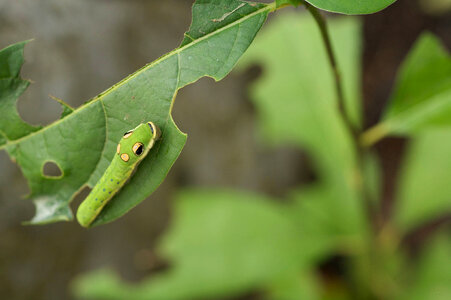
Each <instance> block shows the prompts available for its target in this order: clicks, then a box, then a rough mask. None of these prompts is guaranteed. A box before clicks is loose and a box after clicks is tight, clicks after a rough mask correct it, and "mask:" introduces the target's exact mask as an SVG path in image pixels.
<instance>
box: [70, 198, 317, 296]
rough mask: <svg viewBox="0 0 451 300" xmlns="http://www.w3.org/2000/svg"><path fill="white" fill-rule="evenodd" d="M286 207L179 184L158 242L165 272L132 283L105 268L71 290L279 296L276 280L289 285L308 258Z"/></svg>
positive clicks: (93, 293)
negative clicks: (265, 292)
mask: <svg viewBox="0 0 451 300" xmlns="http://www.w3.org/2000/svg"><path fill="white" fill-rule="evenodd" d="M287 208H288V207H285V206H283V205H280V204H277V203H275V201H274V199H269V198H265V197H262V196H257V195H253V194H249V193H241V192H233V191H225V190H208V189H207V190H184V191H182V192H181V193H180V196H179V197H178V199H177V201H176V207H175V215H174V222H173V224H172V226H171V230H170V231H169V232H168V233H167V234H166V236H165V237H164V239H163V242H162V244H161V247H160V252H161V253H162V254H164V256H165V257H167V258H169V259H170V261H171V263H172V265H173V267H172V268H171V269H170V270H169V271H167V272H165V273H162V274H160V275H156V276H153V277H152V278H150V279H149V280H146V281H144V282H142V283H140V284H138V285H132V284H125V283H120V282H118V279H117V278H116V277H115V275H113V274H111V273H108V272H100V273H93V274H91V275H88V276H86V277H84V278H82V279H81V281H79V282H78V283H77V285H76V287H75V291H76V293H77V294H78V295H79V296H80V297H81V298H84V297H86V298H92V297H94V298H95V297H96V295H99V296H102V297H106V298H108V299H174V300H175V299H199V298H209V297H222V296H224V295H229V296H230V295H233V294H239V293H240V292H241V293H243V292H246V291H249V290H253V289H257V288H258V289H264V288H265V287H269V286H271V285H274V288H275V291H274V294H275V295H279V294H280V293H282V291H280V285H282V286H285V285H291V284H292V283H291V282H290V281H292V280H293V279H294V278H298V276H299V274H298V272H299V269H300V268H301V266H305V265H306V263H307V260H308V258H306V257H304V256H303V255H302V253H303V244H302V243H301V241H300V240H299V239H298V234H299V232H298V229H297V226H295V224H296V223H295V222H293V219H291V218H289V217H287V216H288V215H289V210H288V209H287ZM312 239H314V237H312ZM98 282H102V283H103V284H98ZM105 283H108V284H105ZM305 288H307V291H304V289H302V288H300V287H296V288H295V289H293V290H292V291H291V290H290V294H291V295H293V293H295V294H297V293H299V294H302V293H307V292H308V293H309V294H313V291H312V288H311V287H309V286H305ZM285 293H286V291H285ZM102 297H99V298H102Z"/></svg>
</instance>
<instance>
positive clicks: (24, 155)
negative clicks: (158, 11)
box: [0, 0, 273, 225]
mask: <svg viewBox="0 0 451 300" xmlns="http://www.w3.org/2000/svg"><path fill="white" fill-rule="evenodd" d="M271 9H273V5H266V4H254V3H248V2H242V1H238V0H219V1H214V0H209V1H205V0H204V1H197V2H196V3H195V4H194V6H193V21H192V25H191V28H190V30H189V32H188V34H187V35H186V38H185V40H184V41H183V43H182V45H181V46H180V47H179V48H177V49H175V50H174V51H172V52H170V53H168V54H166V55H164V56H162V57H161V58H159V59H157V60H156V61H154V62H152V63H150V64H148V65H146V66H144V67H143V68H141V69H140V70H138V71H137V72H135V73H133V74H131V75H130V76H128V77H127V78H125V79H123V80H122V81H120V82H119V83H117V84H116V85H114V86H112V87H111V88H109V89H108V90H106V91H105V92H103V93H101V94H100V95H98V96H97V97H95V98H93V99H92V100H91V101H89V102H88V103H86V104H84V105H82V106H81V107H79V108H77V109H76V110H74V111H73V112H72V113H70V114H69V115H66V116H65V117H64V118H62V119H60V120H58V121H56V122H54V123H53V124H51V125H49V126H47V127H45V128H43V129H41V130H39V131H37V132H34V133H32V134H28V133H29V132H31V131H32V128H28V131H26V130H25V129H21V128H19V129H20V130H19V129H17V130H15V129H14V128H12V129H11V130H10V131H11V132H6V135H5V134H4V133H5V128H6V127H7V128H11V127H10V124H11V123H4V122H3V121H0V131H2V132H3V135H4V136H5V137H6V138H7V139H8V141H6V140H5V138H2V135H0V142H1V141H2V139H3V140H4V145H3V146H0V149H1V148H6V150H7V151H8V153H9V155H10V156H11V158H12V159H14V160H16V161H17V163H18V164H19V166H20V167H21V169H22V172H23V174H24V175H25V177H26V178H27V180H28V184H29V186H30V190H31V193H30V195H29V196H30V197H31V198H33V199H44V200H39V202H37V203H41V201H44V202H45V204H46V205H37V206H36V208H37V212H36V216H35V217H34V218H33V220H32V223H48V222H53V221H57V220H62V219H72V218H73V217H72V215H69V216H68V212H69V213H70V210H69V207H68V204H69V202H70V201H71V199H72V198H73V197H74V196H75V195H76V193H77V192H78V191H79V190H81V189H82V188H83V187H84V186H86V185H87V186H90V187H93V186H94V185H95V184H96V182H97V181H98V179H99V178H100V177H101V176H102V174H103V173H104V171H105V169H106V168H107V167H108V165H109V163H110V161H111V160H112V157H113V155H114V152H115V149H116V144H117V143H118V141H119V140H120V138H121V137H122V135H123V133H124V132H126V131H127V130H129V129H131V128H134V127H136V126H137V125H138V124H139V123H142V122H146V121H152V122H154V123H155V124H156V125H157V126H158V127H159V128H160V129H161V132H162V136H161V139H160V140H159V141H158V142H157V143H156V144H155V146H154V148H153V149H152V151H151V152H150V153H149V155H148V156H147V157H146V158H145V159H144V160H143V162H142V163H141V164H140V166H139V168H138V169H137V171H136V173H135V174H134V175H133V177H132V178H131V180H130V181H129V183H128V184H127V185H125V186H124V188H123V189H122V190H121V191H120V192H119V193H118V194H117V195H116V196H115V197H114V198H113V199H112V200H111V202H110V203H108V205H107V206H106V207H105V208H104V209H103V210H102V212H101V214H100V215H99V217H98V218H97V219H96V221H95V222H94V223H93V225H99V224H103V223H106V222H110V221H112V220H114V219H116V218H118V217H120V216H121V215H123V214H124V213H126V212H127V211H128V210H130V209H131V208H132V207H134V206H136V205H137V204H138V203H140V202H141V201H143V200H144V199H145V198H146V197H147V196H149V195H150V194H151V193H152V192H153V191H154V190H155V189H156V188H157V187H158V185H159V184H160V183H161V182H162V181H163V179H164V178H165V176H166V174H167V173H168V172H169V169H170V168H171V166H172V165H173V163H174V162H175V160H176V159H177V157H178V155H179V154H180V151H181V150H182V148H183V146H184V144H185V141H186V135H185V134H183V133H182V132H181V131H180V130H179V129H178V128H177V126H176V125H175V123H174V121H173V120H172V116H171V109H172V105H173V102H174V98H175V96H176V94H177V91H178V90H179V89H180V88H182V87H183V86H185V85H187V84H189V83H192V82H195V81H196V80H198V79H199V78H201V77H203V76H210V77H213V78H214V79H216V80H220V79H221V78H223V77H224V76H225V75H227V73H229V72H230V70H231V68H232V67H233V66H234V65H235V63H236V61H237V60H238V58H239V57H240V56H241V55H242V53H243V52H244V51H245V50H246V49H247V47H248V46H249V44H250V43H251V41H252V40H253V38H254V36H255V34H256V33H257V32H258V30H259V29H260V27H261V25H262V24H263V22H264V21H265V20H266V17H267V14H268V13H269V11H271ZM199 12H202V13H199ZM204 12H209V14H204ZM218 20H219V21H218ZM188 36H189V40H187V37H188ZM22 47H23V45H22ZM7 49H8V48H7ZM20 53H21V52H20ZM22 60H23V57H22V56H21V57H20V59H17V58H16V59H15V60H14V61H10V63H11V62H12V67H11V68H10V70H11V71H10V72H9V73H11V74H15V75H18V70H19V69H20V64H21V62H22ZM3 64H7V62H5V61H4V60H2V61H0V65H3ZM18 64H19V65H18ZM9 73H8V74H9ZM0 74H2V73H0ZM5 74H6V72H5ZM8 74H6V75H8ZM2 76H3V74H2ZM25 87H26V86H25ZM25 87H22V90H23V89H25ZM0 90H1V91H2V95H3V94H4V92H3V90H5V93H8V92H10V93H12V92H13V91H12V89H11V88H10V87H9V86H0ZM19 95H20V93H17V92H16V93H15V94H13V96H11V97H10V98H8V99H7V100H8V101H9V102H11V103H13V104H14V102H15V101H16V99H17V98H18V96H19ZM9 102H7V104H9ZM3 103H5V101H3V99H0V113H1V114H2V115H8V116H9V115H10V113H11V112H10V111H9V106H5V105H4V104H3ZM2 105H3V106H2ZM18 124H19V123H18ZM20 124H22V123H20ZM25 125H26V124H25ZM22 126H24V125H22ZM27 126H28V125H27ZM27 134H28V135H27ZM18 138H20V139H18ZM0 145H1V144H0ZM46 161H53V162H55V163H56V164H58V166H59V167H60V168H61V170H62V173H63V174H64V176H62V177H61V178H48V177H45V176H44V175H43V174H42V166H43V164H44V163H45V162H46ZM41 204H42V203H41ZM49 207H53V208H55V207H57V209H54V210H49V209H48V208H49ZM42 209H45V211H41V210H42Z"/></svg>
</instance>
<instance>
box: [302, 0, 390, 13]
mask: <svg viewBox="0 0 451 300" xmlns="http://www.w3.org/2000/svg"><path fill="white" fill-rule="evenodd" d="M305 1H307V2H309V3H310V4H312V5H313V6H316V7H318V8H320V9H323V10H327V11H331V12H336V13H342V14H348V15H360V14H371V13H375V12H378V11H380V10H382V9H384V8H386V7H387V6H389V5H390V4H393V3H394V2H395V1H396V0H358V1H356V0H305Z"/></svg>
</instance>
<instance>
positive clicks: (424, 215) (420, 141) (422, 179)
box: [395, 129, 451, 231]
mask: <svg viewBox="0 0 451 300" xmlns="http://www.w3.org/2000/svg"><path fill="white" fill-rule="evenodd" d="M450 153H451V129H441V130H433V131H430V132H427V133H424V134H421V135H420V136H418V137H417V138H415V139H414V140H412V141H411V144H410V145H409V149H408V153H407V155H406V158H405V162H404V166H403V168H402V173H401V177H400V184H399V192H398V195H397V199H396V202H395V203H396V212H395V220H396V222H397V224H398V226H400V227H401V229H402V230H404V231H407V230H410V229H412V228H414V227H416V226H419V225H421V224H422V223H424V222H427V221H428V220H430V219H432V218H435V217H439V216H442V215H444V214H446V213H450V212H451V185H450V178H451V155H450Z"/></svg>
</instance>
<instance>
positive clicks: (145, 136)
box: [77, 122, 160, 227]
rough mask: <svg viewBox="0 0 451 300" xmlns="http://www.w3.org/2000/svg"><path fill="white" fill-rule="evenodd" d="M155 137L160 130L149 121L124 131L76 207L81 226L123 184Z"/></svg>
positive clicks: (89, 222) (92, 216)
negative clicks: (112, 154)
mask: <svg viewBox="0 0 451 300" xmlns="http://www.w3.org/2000/svg"><path fill="white" fill-rule="evenodd" d="M159 137H160V130H159V129H158V127H157V126H156V125H155V124H154V123H152V122H147V123H142V124H140V125H138V126H137V127H136V128H135V129H133V130H130V131H127V132H126V133H125V134H124V136H123V137H122V139H121V140H120V142H119V144H118V145H117V148H116V153H115V155H114V158H113V160H112V161H111V163H110V165H109V166H108V168H107V169H106V171H105V173H104V174H103V175H102V177H101V178H100V179H99V181H98V182H97V184H96V185H95V186H94V188H93V189H92V191H91V193H90V194H89V195H88V197H86V199H85V200H84V201H83V203H82V204H81V205H80V206H79V207H78V211H77V220H78V222H79V223H80V225H81V226H83V227H89V226H90V225H91V223H92V222H93V221H94V220H95V219H96V218H97V216H98V215H99V213H100V212H101V211H102V209H103V207H104V206H105V205H106V204H107V203H108V202H109V201H110V200H111V198H113V197H114V195H115V194H116V193H117V192H119V190H120V189H121V188H122V187H123V186H124V184H125V183H126V182H127V180H128V179H129V178H130V176H131V175H132V172H133V170H134V169H135V168H136V166H137V165H138V164H139V163H140V162H141V161H142V160H143V159H144V157H146V155H147V153H149V150H150V149H151V148H152V147H153V145H154V143H155V141H156V140H157V139H158V138H159Z"/></svg>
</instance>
